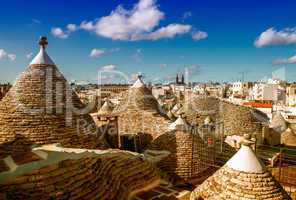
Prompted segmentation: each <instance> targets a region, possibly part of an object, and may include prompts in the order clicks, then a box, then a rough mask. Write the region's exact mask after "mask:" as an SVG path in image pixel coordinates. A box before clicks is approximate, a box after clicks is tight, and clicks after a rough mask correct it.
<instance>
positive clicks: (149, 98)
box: [114, 76, 159, 113]
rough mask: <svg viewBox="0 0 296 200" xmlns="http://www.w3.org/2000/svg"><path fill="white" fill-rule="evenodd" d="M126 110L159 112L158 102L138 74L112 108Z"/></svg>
mask: <svg viewBox="0 0 296 200" xmlns="http://www.w3.org/2000/svg"><path fill="white" fill-rule="evenodd" d="M128 110H138V111H141V110H150V111H154V112H159V104H158V102H157V100H156V99H155V97H154V96H153V95H152V92H151V90H150V89H148V88H147V87H146V85H145V84H144V82H143V80H142V77H141V76H138V79H137V80H136V82H135V83H134V84H133V85H132V86H131V87H130V88H129V90H128V92H127V93H126V94H125V96H124V98H123V100H122V101H121V102H120V104H119V105H118V106H117V107H116V108H115V109H114V112H115V113H120V112H127V111H128Z"/></svg>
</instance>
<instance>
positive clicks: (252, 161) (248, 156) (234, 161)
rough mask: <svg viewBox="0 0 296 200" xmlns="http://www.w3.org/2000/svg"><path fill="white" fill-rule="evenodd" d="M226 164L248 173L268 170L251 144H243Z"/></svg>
mask: <svg viewBox="0 0 296 200" xmlns="http://www.w3.org/2000/svg"><path fill="white" fill-rule="evenodd" d="M226 166H228V167H230V168H232V169H234V170H237V171H241V172H247V173H263V172H264V171H266V168H265V166H264V164H263V163H262V162H261V161H260V160H259V159H258V157H257V156H256V154H255V152H254V151H253V149H252V148H251V147H250V146H249V144H242V146H241V148H240V150H239V151H238V152H237V153H236V154H235V155H234V156H233V157H232V158H231V159H230V160H229V161H228V162H227V163H226Z"/></svg>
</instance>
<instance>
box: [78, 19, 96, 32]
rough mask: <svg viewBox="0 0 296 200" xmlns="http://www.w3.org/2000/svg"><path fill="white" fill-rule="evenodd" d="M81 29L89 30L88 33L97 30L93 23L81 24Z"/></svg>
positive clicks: (85, 22)
mask: <svg viewBox="0 0 296 200" xmlns="http://www.w3.org/2000/svg"><path fill="white" fill-rule="evenodd" d="M80 28H82V29H84V30H87V31H92V30H94V29H95V27H94V24H93V22H87V21H83V22H81V24H80Z"/></svg>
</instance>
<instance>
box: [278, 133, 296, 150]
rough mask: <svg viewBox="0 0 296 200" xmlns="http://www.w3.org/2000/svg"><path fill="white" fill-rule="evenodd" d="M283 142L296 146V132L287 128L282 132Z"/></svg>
mask: <svg viewBox="0 0 296 200" xmlns="http://www.w3.org/2000/svg"><path fill="white" fill-rule="evenodd" d="M281 143H282V144H284V145H286V146H294V147H296V134H295V132H294V131H293V130H292V129H290V128H287V129H286V130H285V131H284V132H283V133H282V134H281Z"/></svg>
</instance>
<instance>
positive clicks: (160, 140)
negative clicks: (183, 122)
mask: <svg viewBox="0 0 296 200" xmlns="http://www.w3.org/2000/svg"><path fill="white" fill-rule="evenodd" d="M148 149H152V150H166V151H169V152H170V153H171V154H170V155H169V156H168V157H167V158H165V159H163V160H162V161H160V162H159V163H158V167H159V168H160V169H161V170H163V171H165V172H166V173H168V174H169V176H171V177H172V178H173V179H175V180H176V181H178V180H180V181H188V180H190V179H192V178H196V177H197V176H199V174H200V173H202V172H204V171H205V170H207V169H208V168H209V167H210V166H211V164H214V153H213V152H212V149H211V148H208V146H207V144H205V143H204V142H203V140H202V139H201V138H200V137H199V135H197V134H191V133H190V132H185V131H184V130H175V131H172V132H167V133H165V134H163V135H160V136H159V137H157V138H156V139H155V140H153V141H152V143H151V145H150V146H149V147H148Z"/></svg>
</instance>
